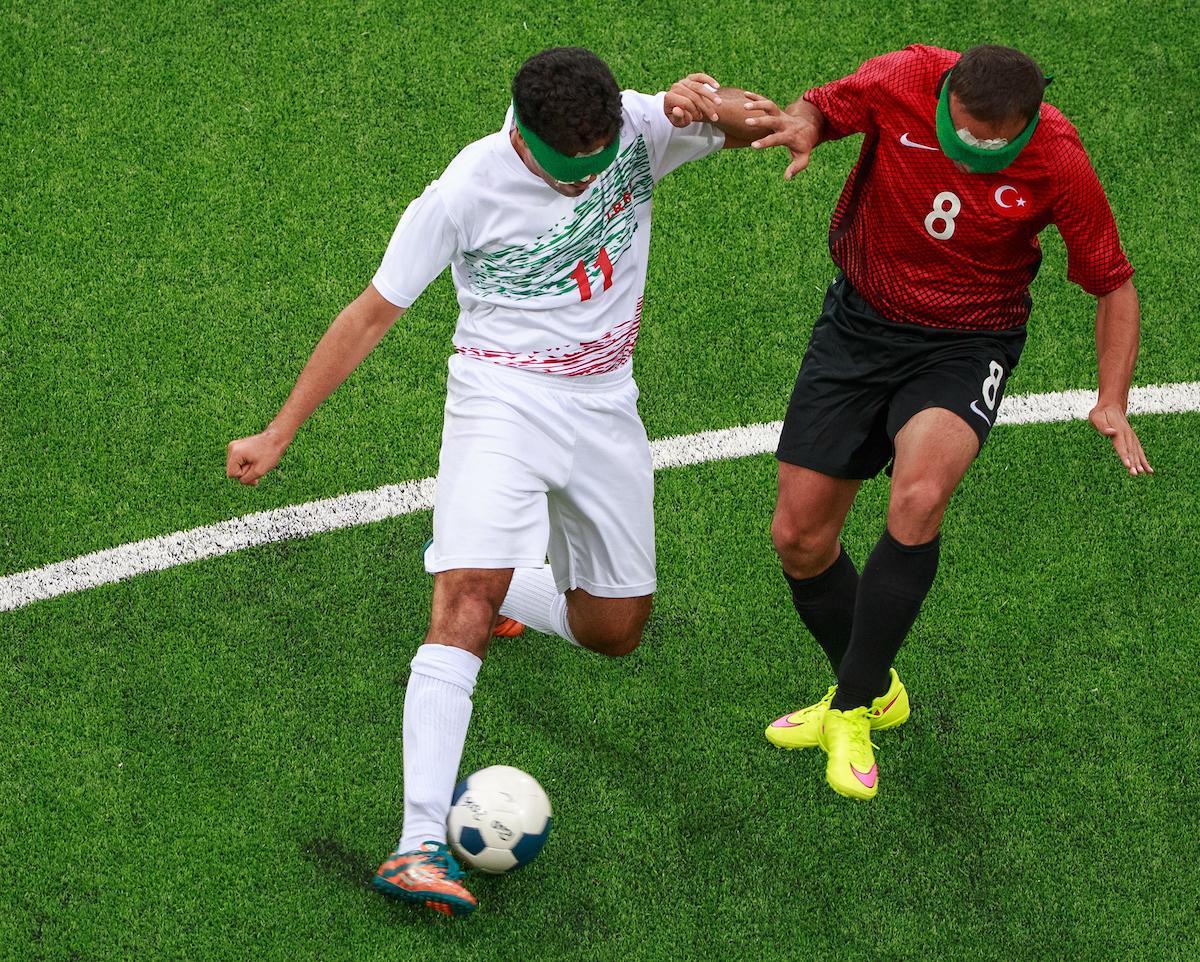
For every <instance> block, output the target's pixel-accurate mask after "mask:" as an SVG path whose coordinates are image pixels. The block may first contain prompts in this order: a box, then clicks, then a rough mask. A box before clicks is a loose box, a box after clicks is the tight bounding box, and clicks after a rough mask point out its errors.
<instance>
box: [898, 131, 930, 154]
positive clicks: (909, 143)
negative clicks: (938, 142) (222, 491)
mask: <svg viewBox="0 0 1200 962" xmlns="http://www.w3.org/2000/svg"><path fill="white" fill-rule="evenodd" d="M900 143H902V144H904V146H905V147H919V148H921V150H937V149H938V148H937V147H928V146H926V145H925V144H918V143H917V142H916V141H915V140H909V138H908V131H907V130H906V131H905V132H904V133H902V134H901V135H900Z"/></svg>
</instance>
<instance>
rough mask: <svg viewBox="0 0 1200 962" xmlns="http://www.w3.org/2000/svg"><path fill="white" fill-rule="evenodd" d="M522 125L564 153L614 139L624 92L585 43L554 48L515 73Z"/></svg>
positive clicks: (515, 98)
mask: <svg viewBox="0 0 1200 962" xmlns="http://www.w3.org/2000/svg"><path fill="white" fill-rule="evenodd" d="M512 97H513V105H514V107H515V108H516V111H517V116H518V117H520V118H521V123H523V124H524V125H525V126H526V127H528V128H529V129H530V130H532V131H533V132H534V133H535V134H537V135H538V136H539V137H541V138H542V140H544V141H546V143H548V144H549V145H550V146H551V147H553V148H554V149H555V150H558V151H560V152H562V153H564V154H571V155H574V154H579V153H583V152H584V151H585V150H592V149H593V148H594V147H595V146H596V145H597V144H598V143H600V142H601V141H604V143H606V144H607V143H610V142H611V141H612V139H613V138H614V137H616V136H617V134H618V133H619V132H620V130H621V90H620V88H619V87H618V86H617V81H616V80H615V79H614V78H613V75H612V71H611V70H609V69H608V64H606V63H605V62H604V61H603V60H601V59H600V58H599V57H597V56H596V55H595V54H594V53H592V52H591V51H590V50H585V49H584V48H583V47H553V48H551V49H550V50H543V51H542V52H541V53H539V54H535V55H534V56H532V57H530V58H529V59H528V60H526V61H525V62H524V63H523V64H521V69H520V70H518V71H517V75H516V76H515V77H513V82H512Z"/></svg>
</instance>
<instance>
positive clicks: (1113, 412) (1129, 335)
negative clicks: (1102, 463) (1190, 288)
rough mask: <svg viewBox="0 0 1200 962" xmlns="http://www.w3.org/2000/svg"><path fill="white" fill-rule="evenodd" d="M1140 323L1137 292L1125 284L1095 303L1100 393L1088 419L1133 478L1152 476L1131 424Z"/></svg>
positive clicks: (1130, 285)
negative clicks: (1131, 392)
mask: <svg viewBox="0 0 1200 962" xmlns="http://www.w3.org/2000/svg"><path fill="white" fill-rule="evenodd" d="M1140 333H1141V320H1140V314H1139V309H1138V296H1137V290H1136V289H1135V288H1134V286H1133V281H1126V282H1125V283H1124V284H1122V285H1121V286H1120V287H1118V288H1117V289H1116V290H1115V291H1113V292H1111V293H1109V294H1105V295H1104V296H1103V297H1099V298H1097V299H1096V361H1097V367H1098V371H1099V392H1098V397H1097V399H1096V406H1095V407H1094V408H1092V410H1091V413H1090V414H1089V415H1088V420H1089V421H1091V422H1092V427H1094V428H1095V429H1096V430H1097V431H1099V432H1100V433H1101V434H1103V435H1104V436H1105V437H1107V438H1110V439H1111V440H1112V446H1113V450H1115V451H1116V452H1117V456H1118V457H1119V458H1120V459H1121V463H1122V464H1124V465H1125V469H1126V470H1127V471H1128V472H1129V473H1130V474H1131V475H1134V476H1136V475H1139V474H1153V473H1154V469H1153V468H1152V467H1150V462H1149V461H1148V460H1147V459H1146V453H1145V452H1144V451H1143V450H1142V442H1141V441H1139V440H1138V436H1137V433H1136V432H1135V431H1134V430H1133V428H1132V427H1131V426H1130V424H1129V419H1128V418H1127V417H1126V413H1125V412H1126V410H1127V408H1128V406H1129V385H1130V382H1131V381H1132V380H1133V368H1134V365H1135V364H1136V363H1137V355H1138V340H1139V337H1140Z"/></svg>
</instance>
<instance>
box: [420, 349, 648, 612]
mask: <svg viewBox="0 0 1200 962" xmlns="http://www.w3.org/2000/svg"><path fill="white" fill-rule="evenodd" d="M449 366H450V378H449V384H448V388H447V392H446V419H445V424H444V427H443V429H442V452H441V457H440V463H439V467H438V478H437V496H436V499H435V501H434V508H433V549H432V551H431V552H430V555H429V559H428V560H429V568H430V570H431V571H448V570H450V569H452V568H540V567H542V566H543V564H544V563H545V560H546V557H547V555H549V558H550V568H551V570H552V571H553V573H554V580H555V582H556V584H557V585H558V590H559V591H567V590H568V589H571V588H582V589H583V590H584V591H586V592H588V593H589V594H592V595H596V596H597V597H600V598H632V597H637V596H640V595H648V594H653V592H654V588H655V576H654V469H653V466H652V465H651V463H650V443H649V441H648V440H647V439H646V429H645V428H644V427H642V421H641V418H639V417H638V413H637V399H638V389H637V385H636V384H635V383H634V380H633V376H632V371H631V366H630V365H626V366H625V367H624V368H622V369H621V370H619V371H613V372H611V373H608V374H598V375H590V376H586V375H585V376H580V377H562V376H558V375H552V374H538V373H536V372H533V371H524V370H520V369H516V368H508V367H501V366H500V365H497V364H492V363H490V362H488V361H480V360H476V359H473V358H468V357H463V356H461V355H454V356H453V357H451V358H450V365H449Z"/></svg>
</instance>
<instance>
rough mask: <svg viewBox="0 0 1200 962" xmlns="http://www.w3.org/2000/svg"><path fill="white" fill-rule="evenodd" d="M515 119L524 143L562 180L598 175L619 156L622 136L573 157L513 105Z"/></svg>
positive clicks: (567, 180) (557, 178)
mask: <svg viewBox="0 0 1200 962" xmlns="http://www.w3.org/2000/svg"><path fill="white" fill-rule="evenodd" d="M513 121H514V122H515V123H516V125H517V130H519V131H520V132H521V137H522V138H523V139H524V141H525V146H527V147H528V148H529V152H530V153H531V154H532V155H533V159H534V160H536V161H537V162H538V166H539V167H541V168H542V170H544V171H545V172H546V173H547V174H549V175H550V176H551V177H553V178H554V179H555V180H557V181H558V182H559V183H562V184H575V183H578V182H579V181H581V180H587V178H589V177H593V176H598V175H600V174H602V173H604V171H605V170H607V169H608V168H609V166H610V165H611V164H612V162H613V161H614V160H616V158H617V147H618V146H619V141H620V137H614V138H613V139H612V141H611V142H610V143H608V144H607V145H605V146H604V147H600V148H599V149H597V150H594V151H592V152H590V153H584V154H575V155H574V156H572V155H570V154H564V153H563V152H562V151H560V150H556V149H555V148H554V147H551V146H550V145H549V144H548V143H546V141H544V140H542V138H541V137H539V136H538V135H537V134H535V133H534V132H533V131H532V130H530V129H529V127H528V126H526V125H525V123H524V122H523V121H522V120H521V115H520V114H518V113H517V109H516V105H515V104H514V105H513Z"/></svg>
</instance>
